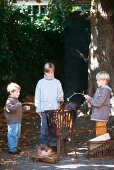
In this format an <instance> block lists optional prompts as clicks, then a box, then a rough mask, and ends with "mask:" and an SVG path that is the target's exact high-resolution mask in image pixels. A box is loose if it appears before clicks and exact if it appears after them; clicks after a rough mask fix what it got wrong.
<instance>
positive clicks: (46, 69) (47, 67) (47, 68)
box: [44, 63, 55, 73]
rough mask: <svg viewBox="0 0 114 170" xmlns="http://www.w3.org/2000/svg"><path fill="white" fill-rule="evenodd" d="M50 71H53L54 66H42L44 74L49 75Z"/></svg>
mask: <svg viewBox="0 0 114 170" xmlns="http://www.w3.org/2000/svg"><path fill="white" fill-rule="evenodd" d="M50 71H53V72H54V71H55V66H54V64H53V63H46V64H45V65H44V72H45V73H49V72H50Z"/></svg>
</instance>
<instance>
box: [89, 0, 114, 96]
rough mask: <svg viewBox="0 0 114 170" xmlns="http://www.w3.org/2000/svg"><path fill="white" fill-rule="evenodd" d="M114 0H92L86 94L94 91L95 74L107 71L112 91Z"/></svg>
mask: <svg viewBox="0 0 114 170" xmlns="http://www.w3.org/2000/svg"><path fill="white" fill-rule="evenodd" d="M113 8H114V0H92V2H91V10H90V20H91V43H90V48H89V63H88V67H89V68H88V74H89V81H88V94H90V95H91V94H93V92H94V91H95V89H96V78H95V76H96V73H98V72H99V71H108V72H109V74H110V77H111V81H110V86H111V87H112V89H113V91H114V9H113Z"/></svg>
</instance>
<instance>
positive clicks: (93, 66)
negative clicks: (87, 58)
mask: <svg viewBox="0 0 114 170" xmlns="http://www.w3.org/2000/svg"><path fill="white" fill-rule="evenodd" d="M90 66H91V70H95V69H97V68H98V67H99V62H98V59H97V58H96V57H95V58H93V57H91V65H90Z"/></svg>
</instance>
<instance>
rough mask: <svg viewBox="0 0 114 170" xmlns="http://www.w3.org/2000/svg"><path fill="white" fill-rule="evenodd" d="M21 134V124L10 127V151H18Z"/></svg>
mask: <svg viewBox="0 0 114 170" xmlns="http://www.w3.org/2000/svg"><path fill="white" fill-rule="evenodd" d="M20 134H21V123H14V124H11V125H8V134H7V138H8V150H9V151H17V150H18V139H19V137H20Z"/></svg>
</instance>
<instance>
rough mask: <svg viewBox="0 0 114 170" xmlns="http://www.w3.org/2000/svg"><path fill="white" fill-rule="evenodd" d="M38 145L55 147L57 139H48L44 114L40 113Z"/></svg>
mask: <svg viewBox="0 0 114 170" xmlns="http://www.w3.org/2000/svg"><path fill="white" fill-rule="evenodd" d="M52 114H53V113H52ZM40 144H42V145H46V146H51V147H52V146H57V139H56V138H49V131H48V124H47V118H46V113H45V112H42V115H41V129H40Z"/></svg>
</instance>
